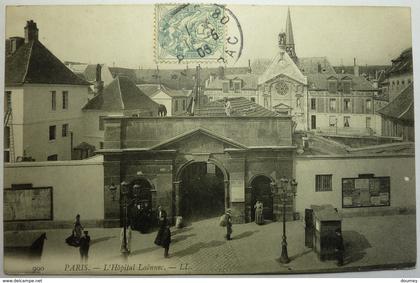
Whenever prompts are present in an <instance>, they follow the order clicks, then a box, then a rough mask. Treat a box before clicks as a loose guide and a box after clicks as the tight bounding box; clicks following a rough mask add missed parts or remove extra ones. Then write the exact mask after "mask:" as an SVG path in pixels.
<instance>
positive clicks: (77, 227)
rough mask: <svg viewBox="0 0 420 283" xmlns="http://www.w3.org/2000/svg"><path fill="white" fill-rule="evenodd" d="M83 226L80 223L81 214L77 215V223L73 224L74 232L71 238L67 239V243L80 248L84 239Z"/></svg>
mask: <svg viewBox="0 0 420 283" xmlns="http://www.w3.org/2000/svg"><path fill="white" fill-rule="evenodd" d="M82 232H83V226H82V224H81V223H80V214H77V215H76V221H75V222H74V224H73V230H72V233H71V235H70V236H69V237H67V239H66V243H67V244H69V245H70V246H73V247H78V246H79V244H80V238H81V237H82Z"/></svg>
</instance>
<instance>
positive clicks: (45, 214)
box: [4, 187, 53, 221]
mask: <svg viewBox="0 0 420 283" xmlns="http://www.w3.org/2000/svg"><path fill="white" fill-rule="evenodd" d="M52 209H53V206H52V187H45V188H25V189H4V221H21V220H52V216H53V214H52V213H53V210H52Z"/></svg>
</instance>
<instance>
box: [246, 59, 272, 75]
mask: <svg viewBox="0 0 420 283" xmlns="http://www.w3.org/2000/svg"><path fill="white" fill-rule="evenodd" d="M270 63H271V59H270V58H258V59H255V60H253V61H252V63H251V70H252V73H253V74H256V75H261V74H262V73H264V72H265V70H266V69H267V67H268V65H270Z"/></svg>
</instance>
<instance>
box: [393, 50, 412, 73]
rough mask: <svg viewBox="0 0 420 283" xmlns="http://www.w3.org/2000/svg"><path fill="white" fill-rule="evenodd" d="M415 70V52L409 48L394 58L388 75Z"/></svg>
mask: <svg viewBox="0 0 420 283" xmlns="http://www.w3.org/2000/svg"><path fill="white" fill-rule="evenodd" d="M410 72H413V54H412V49H411V47H410V48H407V49H406V50H404V51H403V52H402V53H401V55H400V56H399V57H398V58H397V59H394V60H392V66H391V67H390V68H389V69H388V70H387V74H388V75H392V74H401V73H410Z"/></svg>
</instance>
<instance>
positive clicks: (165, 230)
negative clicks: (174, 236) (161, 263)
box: [155, 210, 171, 258]
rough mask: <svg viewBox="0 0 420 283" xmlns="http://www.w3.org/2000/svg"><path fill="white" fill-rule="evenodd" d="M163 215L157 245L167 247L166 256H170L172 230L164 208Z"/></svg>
mask: <svg viewBox="0 0 420 283" xmlns="http://www.w3.org/2000/svg"><path fill="white" fill-rule="evenodd" d="M162 212H164V213H161V217H160V218H159V221H160V223H159V225H160V226H159V231H158V233H157V235H156V238H155V245H158V246H161V247H162V248H164V249H165V252H164V257H165V258H167V257H169V245H170V244H171V230H170V228H169V222H168V219H167V216H166V212H165V211H164V210H162Z"/></svg>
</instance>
